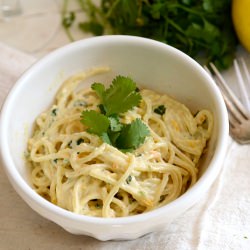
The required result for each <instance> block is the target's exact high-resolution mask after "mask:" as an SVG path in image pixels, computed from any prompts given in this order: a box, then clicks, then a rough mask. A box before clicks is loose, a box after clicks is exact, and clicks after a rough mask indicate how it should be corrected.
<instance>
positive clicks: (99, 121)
mask: <svg viewBox="0 0 250 250" xmlns="http://www.w3.org/2000/svg"><path fill="white" fill-rule="evenodd" d="M91 88H92V89H93V90H94V91H95V92H96V94H97V96H98V97H99V98H100V100H101V104H99V105H98V106H99V109H100V112H97V111H95V110H84V111H83V112H82V114H81V122H82V123H83V124H84V125H85V126H86V127H87V128H88V130H87V131H88V132H89V133H92V134H96V135H98V136H99V137H100V138H101V139H102V140H103V141H104V142H106V143H108V144H110V145H112V146H114V147H116V148H118V149H120V150H122V151H125V152H127V151H133V150H135V149H136V148H138V147H139V146H140V145H141V144H142V143H143V142H144V141H145V139H146V137H147V136H148V135H149V129H148V127H147V126H146V124H144V123H143V122H142V120H141V119H139V118H137V119H135V120H134V121H132V122H131V123H129V124H124V123H121V122H120V116H119V115H120V114H122V113H124V112H126V111H128V110H130V109H132V108H133V107H135V106H137V105H138V104H139V103H140V101H141V95H140V92H138V89H137V87H136V83H135V82H134V81H133V80H132V79H131V78H129V77H124V76H117V77H116V78H115V79H114V80H113V81H112V84H111V85H110V87H109V88H108V89H105V86H104V85H103V84H102V83H93V84H92V85H91Z"/></svg>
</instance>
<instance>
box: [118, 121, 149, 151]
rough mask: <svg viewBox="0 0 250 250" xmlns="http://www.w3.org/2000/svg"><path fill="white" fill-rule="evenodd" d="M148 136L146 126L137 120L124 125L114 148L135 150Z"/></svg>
mask: <svg viewBox="0 0 250 250" xmlns="http://www.w3.org/2000/svg"><path fill="white" fill-rule="evenodd" d="M148 135H149V130H148V128H147V126H146V125H145V124H144V123H143V122H142V121H141V120H140V119H138V118H137V119H135V120H134V121H133V122H132V123H130V124H126V125H124V127H123V129H122V131H121V134H120V136H119V137H118V138H117V140H116V146H117V148H119V149H136V148H138V147H139V146H140V145H141V144H142V143H143V142H144V140H145V138H146V137H147V136H148Z"/></svg>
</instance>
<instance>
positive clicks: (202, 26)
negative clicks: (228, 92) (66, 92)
mask: <svg viewBox="0 0 250 250" xmlns="http://www.w3.org/2000/svg"><path fill="white" fill-rule="evenodd" d="M68 1H69V0H65V1H64V3H65V4H64V9H63V12H62V25H63V26H64V27H65V29H66V32H67V33H68V35H69V37H70V38H71V39H73V37H72V35H71V33H70V28H71V26H72V24H73V23H74V22H76V20H75V17H74V12H70V11H68V10H67V5H68ZM71 1H72V0H71ZM75 1H77V2H78V4H79V7H80V11H82V12H84V13H85V15H87V17H88V20H87V21H83V22H81V21H77V22H78V27H79V28H80V29H81V30H82V31H83V32H90V33H92V34H93V35H103V34H126V35H135V36H142V37H148V38H152V39H155V40H158V41H161V42H163V43H166V44H169V45H172V46H174V47H176V48H178V49H180V50H182V51H183V52H185V53H187V54H188V55H190V56H191V57H193V58H195V59H196V60H197V61H199V62H201V63H202V64H208V63H209V62H214V63H215V65H216V66H217V67H218V68H219V69H226V68H228V67H229V66H231V64H232V61H233V58H234V57H235V50H236V45H237V44H238V41H237V38H236V35H235V32H234V29H233V25H232V20H231V0H100V1H99V4H97V3H96V1H91V0H75Z"/></svg>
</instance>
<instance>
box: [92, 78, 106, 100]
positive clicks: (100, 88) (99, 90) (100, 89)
mask: <svg viewBox="0 0 250 250" xmlns="http://www.w3.org/2000/svg"><path fill="white" fill-rule="evenodd" d="M91 88H92V89H93V90H94V91H95V92H96V94H97V95H98V97H99V98H100V99H101V101H102V102H103V97H104V95H105V87H104V85H103V84H102V83H97V82H95V83H93V84H92V85H91Z"/></svg>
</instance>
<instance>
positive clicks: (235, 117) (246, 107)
mask: <svg viewBox="0 0 250 250" xmlns="http://www.w3.org/2000/svg"><path fill="white" fill-rule="evenodd" d="M210 67H211V71H210V70H209V69H208V67H206V66H204V68H205V70H206V71H207V72H208V73H209V74H210V76H212V77H213V78H214V80H215V82H216V83H217V85H218V87H219V89H220V90H221V93H222V96H223V98H224V101H225V103H226V106H227V109H228V113H229V125H230V135H231V137H232V138H233V139H234V140H235V141H237V142H238V143H240V144H248V143H250V102H249V97H248V94H247V89H246V87H247V86H246V84H248V87H249V86H250V74H249V71H248V69H247V65H246V63H245V61H244V59H243V58H240V59H238V60H237V59H235V60H234V69H235V73H236V76H237V83H238V87H239V90H240V95H241V101H240V99H239V98H238V97H237V96H236V95H235V94H234V92H233V91H232V90H231V89H230V88H229V86H228V85H227V83H226V81H225V79H224V78H223V77H222V75H221V74H220V72H219V70H218V69H217V68H216V67H215V65H214V64H213V63H210ZM240 67H241V69H240ZM242 71H243V73H242Z"/></svg>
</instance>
